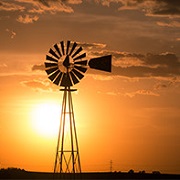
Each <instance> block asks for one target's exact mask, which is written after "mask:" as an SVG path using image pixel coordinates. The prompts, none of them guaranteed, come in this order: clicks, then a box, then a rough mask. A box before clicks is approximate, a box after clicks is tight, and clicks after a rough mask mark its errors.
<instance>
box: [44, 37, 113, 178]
mask: <svg viewBox="0 0 180 180" xmlns="http://www.w3.org/2000/svg"><path fill="white" fill-rule="evenodd" d="M111 61H112V56H111V55H106V56H101V57H96V58H91V59H89V60H87V59H86V53H85V52H84V50H83V48H82V47H81V46H79V45H78V43H76V42H71V41H69V40H68V41H66V42H64V41H60V42H59V43H56V44H54V45H53V47H51V48H50V49H49V51H48V54H47V55H46V60H45V63H44V64H45V71H46V73H47V75H48V78H49V79H50V80H51V81H52V82H53V83H54V84H56V85H57V86H60V87H64V89H61V91H64V93H63V102H62V110H61V117H60V128H59V134H58V142H57V148H56V156H55V163H54V173H60V174H63V173H81V163H80V153H79V146H78V138H77V132H76V125H75V118H74V111H73V103H72V95H71V92H73V91H75V90H76V89H71V88H70V87H71V86H74V85H75V84H77V83H79V82H80V80H81V79H82V78H83V77H84V74H85V73H86V71H87V69H88V68H91V69H95V70H100V71H104V72H111ZM67 117H68V118H67ZM65 129H69V139H70V141H69V143H68V145H67V143H66V142H65V133H66V132H65Z"/></svg>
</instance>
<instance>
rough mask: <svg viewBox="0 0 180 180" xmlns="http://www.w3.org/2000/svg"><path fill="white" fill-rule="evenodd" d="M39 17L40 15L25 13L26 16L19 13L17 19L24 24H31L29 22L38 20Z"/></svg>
mask: <svg viewBox="0 0 180 180" xmlns="http://www.w3.org/2000/svg"><path fill="white" fill-rule="evenodd" d="M38 19H39V17H38V16H32V15H29V14H25V15H24V17H23V16H22V15H19V16H18V18H17V19H16V20H17V21H18V22H20V23H23V24H29V23H33V22H36V21H37V20H38Z"/></svg>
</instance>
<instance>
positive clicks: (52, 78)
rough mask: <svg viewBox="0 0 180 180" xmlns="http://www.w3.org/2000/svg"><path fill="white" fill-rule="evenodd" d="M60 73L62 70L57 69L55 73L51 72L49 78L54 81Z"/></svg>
mask: <svg viewBox="0 0 180 180" xmlns="http://www.w3.org/2000/svg"><path fill="white" fill-rule="evenodd" d="M59 73H60V71H59V70H57V71H55V72H54V73H53V74H51V75H50V76H49V77H48V78H49V79H50V80H51V81H53V80H54V79H55V78H56V76H57V75H58V74H59Z"/></svg>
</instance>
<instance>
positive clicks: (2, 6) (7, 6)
mask: <svg viewBox="0 0 180 180" xmlns="http://www.w3.org/2000/svg"><path fill="white" fill-rule="evenodd" d="M0 10H1V11H2V10H3V11H24V10H25V7H23V6H21V5H18V4H17V3H15V2H7V1H6V0H5V1H3V0H1V1H0Z"/></svg>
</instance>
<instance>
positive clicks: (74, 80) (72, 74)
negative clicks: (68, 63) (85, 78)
mask: <svg viewBox="0 0 180 180" xmlns="http://www.w3.org/2000/svg"><path fill="white" fill-rule="evenodd" d="M70 76H71V78H72V81H73V83H74V84H77V83H78V82H79V80H78V78H77V77H76V76H75V75H74V73H73V72H72V71H71V72H70Z"/></svg>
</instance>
